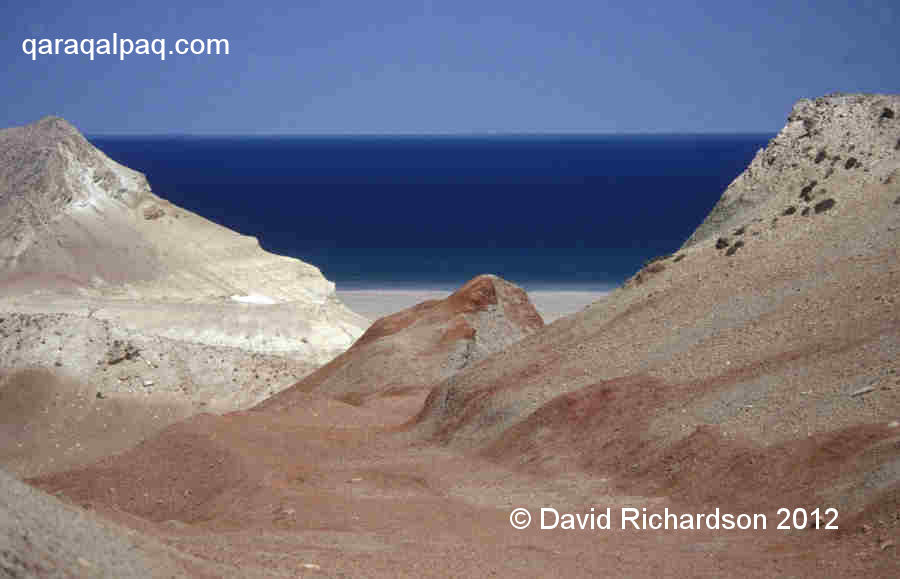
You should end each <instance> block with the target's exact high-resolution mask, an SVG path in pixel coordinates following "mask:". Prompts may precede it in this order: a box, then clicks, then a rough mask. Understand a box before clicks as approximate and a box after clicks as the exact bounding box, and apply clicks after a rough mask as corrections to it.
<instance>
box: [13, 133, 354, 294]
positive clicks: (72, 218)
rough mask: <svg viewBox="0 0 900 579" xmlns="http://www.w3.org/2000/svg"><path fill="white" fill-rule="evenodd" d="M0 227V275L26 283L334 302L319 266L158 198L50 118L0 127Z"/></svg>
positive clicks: (139, 178) (140, 178)
mask: <svg viewBox="0 0 900 579" xmlns="http://www.w3.org/2000/svg"><path fill="white" fill-rule="evenodd" d="M0 233H2V241H0V276H2V277H4V278H6V279H7V280H9V281H16V282H17V283H19V284H24V285H26V286H27V285H29V284H28V283H27V282H28V281H29V280H35V283H34V284H31V285H36V286H42V287H43V288H44V289H46V287H47V285H48V284H49V285H51V286H52V287H56V288H58V289H77V290H79V291H80V293H82V294H88V295H101V296H108V297H128V298H147V299H158V300H191V301H197V300H200V301H216V300H221V299H225V298H228V297H230V296H232V295H235V296H247V295H263V296H266V297H268V298H271V300H270V301H274V302H276V303H278V302H288V301H299V302H307V303H311V304H316V305H322V304H327V303H328V302H334V299H335V298H334V284H332V283H331V282H329V281H328V280H326V279H325V278H324V277H323V276H322V274H321V272H320V271H319V270H318V269H317V268H316V267H314V266H312V265H309V264H307V263H303V262H301V261H299V260H297V259H291V258H287V257H281V256H277V255H273V254H270V253H267V252H265V251H263V250H262V249H261V248H260V246H259V243H258V242H257V240H256V239H255V238H253V237H249V236H244V235H239V234H237V233H235V232H233V231H230V230H228V229H226V228H224V227H221V226H219V225H216V224H215V223H212V222H210V221H208V220H206V219H203V218H202V217H200V216H198V215H195V214H193V213H191V212H189V211H186V210H184V209H182V208H180V207H177V206H175V205H172V204H171V203H169V202H168V201H165V200H164V199H161V198H160V197H157V196H156V195H154V194H153V193H152V192H151V190H150V186H149V184H148V183H147V180H146V179H145V177H144V175H142V174H141V173H138V172H136V171H133V170H131V169H129V168H127V167H123V166H122V165H120V164H118V163H116V162H115V161H113V160H111V159H109V158H108V157H107V156H106V155H104V154H103V153H102V152H101V151H99V150H98V149H96V148H95V147H93V146H92V145H91V144H90V143H89V142H88V141H87V140H86V139H85V138H84V137H83V136H82V135H81V134H80V133H79V132H78V131H77V130H76V129H75V128H74V127H73V126H72V125H70V124H69V123H67V122H66V121H65V120H63V119H60V118H55V117H47V118H44V119H42V120H40V121H38V122H36V123H34V124H31V125H28V126H25V127H17V128H13V129H7V130H5V131H0ZM329 305H332V306H333V309H335V310H337V309H339V308H337V306H334V304H333V303H332V304H329Z"/></svg>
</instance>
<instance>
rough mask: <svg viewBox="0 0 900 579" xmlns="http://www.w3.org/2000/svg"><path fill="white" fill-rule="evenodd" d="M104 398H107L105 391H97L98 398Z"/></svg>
mask: <svg viewBox="0 0 900 579" xmlns="http://www.w3.org/2000/svg"><path fill="white" fill-rule="evenodd" d="M104 398H106V396H104V394H103V392H97V400H103V399H104Z"/></svg>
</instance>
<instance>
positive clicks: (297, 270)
mask: <svg viewBox="0 0 900 579" xmlns="http://www.w3.org/2000/svg"><path fill="white" fill-rule="evenodd" d="M367 325H368V322H367V320H365V319H364V318H362V317H361V316H358V315H357V314H355V313H353V312H352V311H350V310H349V309H348V308H346V307H345V306H344V305H343V304H342V303H341V302H340V301H339V300H338V298H337V297H336V295H335V292H334V284H333V283H332V282H330V281H328V280H327V279H325V278H324V277H323V276H322V274H321V272H320V271H319V270H318V268H316V267H314V266H312V265H310V264H307V263H304V262H302V261H299V260H297V259H293V258H288V257H283V256H278V255H273V254H271V253H267V252H265V251H263V250H262V249H261V248H260V246H259V243H258V242H257V240H256V239H254V238H252V237H248V236H244V235H240V234H238V233H235V232H233V231H231V230H229V229H226V228H225V227H222V226H219V225H217V224H215V223H212V222H211V221H208V220H206V219H204V218H203V217H200V216H199V215H195V214H193V213H191V212H189V211H186V210H184V209H182V208H180V207H177V206H175V205H173V204H171V203H169V202H168V201H166V200H165V199H162V198H161V197H158V196H156V195H154V194H153V192H152V191H151V190H150V186H149V184H148V182H147V180H146V179H145V177H144V175H142V174H141V173H138V172H136V171H133V170H131V169H129V168H127V167H124V166H122V165H120V164H118V163H116V162H115V161H113V160H111V159H109V158H108V157H107V156H106V155H105V154H103V153H102V152H101V151H99V150H98V149H97V148H95V147H94V146H92V145H91V144H90V143H89V142H88V141H87V140H86V139H85V138H84V137H83V136H82V135H81V134H80V133H79V132H78V130H77V129H75V127H73V126H72V125H70V124H69V123H67V122H66V121H64V120H63V119H60V118H54V117H47V118H44V119H41V120H40V121H38V122H36V123H33V124H31V125H28V126H25V127H16V128H11V129H6V130H2V131H0V395H3V396H9V397H10V399H19V401H20V403H21V404H20V411H18V412H16V413H14V414H13V415H10V416H9V420H8V422H7V423H6V424H5V426H6V427H8V430H9V432H17V433H18V434H17V436H20V438H18V439H16V442H17V443H18V446H16V445H12V446H7V445H0V446H3V447H4V449H6V450H5V451H4V452H3V453H0V454H2V455H3V456H2V457H0V461H2V462H3V463H4V464H5V465H6V466H7V467H8V468H13V469H14V470H16V471H17V472H20V471H21V472H35V471H39V470H42V469H45V468H48V465H47V464H33V463H34V461H33V460H32V458H33V457H35V456H39V455H43V456H45V457H46V456H48V455H47V454H46V453H44V452H43V450H42V451H40V452H39V451H37V450H35V451H34V452H29V451H28V448H29V445H33V447H32V450H34V449H44V450H47V449H50V450H51V451H53V449H55V448H65V446H66V445H68V444H70V443H72V444H74V442H75V441H76V439H75V438H74V437H73V436H72V435H71V432H70V430H71V431H72V432H74V431H78V429H82V432H83V429H84V428H88V429H90V428H92V427H91V424H93V423H95V422H98V421H97V420H95V418H96V416H94V415H91V414H90V413H88V414H84V412H83V410H84V408H93V407H92V406H90V405H87V406H85V404H84V402H85V401H86V400H100V399H103V400H107V399H108V400H109V403H107V404H106V406H105V407H104V408H107V409H108V408H110V407H111V406H116V405H121V408H123V409H125V410H123V411H122V415H123V416H127V417H130V418H128V419H125V420H123V422H122V427H123V431H122V432H120V433H119V434H118V435H117V436H116V437H109V435H108V432H106V431H104V432H99V431H98V432H97V439H98V440H103V439H110V440H113V439H114V440H115V441H117V443H118V444H119V446H118V447H117V448H115V449H107V450H110V451H118V450H121V449H122V448H127V447H128V446H129V445H131V444H133V443H134V442H135V441H136V440H139V439H140V438H142V437H144V436H146V435H148V433H152V432H154V431H155V430H158V429H159V428H162V427H164V426H165V425H166V424H167V423H168V422H171V421H173V420H177V419H179V418H181V417H183V416H185V415H189V414H191V413H192V412H196V411H199V410H213V411H222V410H231V409H234V408H240V407H244V406H248V405H252V404H253V403H256V402H258V401H259V400H261V399H263V398H265V397H267V396H270V395H271V394H273V393H274V392H277V391H278V390H280V389H281V388H285V387H287V386H289V385H290V384H292V383H294V382H296V381H297V380H298V379H300V378H301V377H303V376H305V375H306V374H308V373H309V372H311V371H312V370H314V369H315V368H317V367H319V366H321V365H322V364H325V363H326V362H328V361H330V360H331V359H333V358H334V357H335V356H337V355H338V354H340V353H341V352H343V351H344V350H346V349H347V348H348V347H349V346H350V345H351V344H352V343H353V342H354V341H355V340H356V338H358V337H359V336H360V335H362V333H363V330H364V329H365V327H366V326H367ZM37 369H40V370H41V372H45V373H46V375H45V374H34V371H35V370H37ZM42 386H47V388H50V390H52V392H50V393H49V394H47V396H49V397H51V398H53V397H56V398H55V400H56V402H55V405H56V406H58V408H59V409H60V411H61V412H62V415H63V416H65V417H66V418H65V420H62V421H61V424H64V425H66V427H65V428H61V427H59V425H58V424H56V423H55V422H53V421H51V422H50V423H48V424H49V425H46V424H45V425H46V426H47V428H49V429H50V430H49V431H48V432H49V433H50V434H47V433H46V432H44V431H41V429H40V428H37V427H35V426H34V425H35V424H38V423H40V424H44V423H45V422H46V421H43V422H41V418H42V417H46V408H45V406H44V404H45V397H43V396H37V394H36V393H37V392H39V390H40V388H41V387H42ZM17 397H18V398H17ZM145 406H146V407H157V408H165V409H166V410H165V412H163V411H159V412H153V413H148V412H146V411H144V410H142V408H143V407H145ZM170 410H171V411H170ZM105 422H107V424H108V420H105ZM104 426H106V425H104ZM67 429H69V430H67ZM5 432H6V431H4V433H0V438H2V437H3V436H5ZM42 432H43V433H42ZM101 446H102V445H101ZM98 448H99V447H98ZM7 451H8V452H7ZM54 452H55V451H54ZM51 458H52V459H53V465H55V466H56V467H59V466H62V465H63V464H68V463H67V462H66V461H68V460H70V459H71V458H72V456H68V457H66V456H63V455H59V456H52V457H51ZM82 458H84V457H82ZM53 465H50V466H53Z"/></svg>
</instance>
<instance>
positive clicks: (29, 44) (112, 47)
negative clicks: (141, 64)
mask: <svg viewBox="0 0 900 579" xmlns="http://www.w3.org/2000/svg"><path fill="white" fill-rule="evenodd" d="M170 46H171V47H170V48H167V47H166V39H165V38H136V39H134V38H120V37H119V35H118V34H113V35H112V38H82V39H76V38H26V39H25V40H23V41H22V52H24V53H25V54H27V55H28V56H30V57H31V60H37V59H38V57H44V56H55V55H66V56H87V57H88V58H90V59H91V60H94V59H95V58H96V57H98V56H117V57H118V58H119V60H125V57H126V56H149V55H155V56H158V57H159V59H160V60H165V59H166V56H169V55H172V56H182V55H186V54H193V55H224V54H229V51H230V50H231V46H230V44H229V42H228V39H227V38H194V39H192V40H188V39H185V38H179V39H178V40H176V41H175V42H174V43H173V44H171V45H170Z"/></svg>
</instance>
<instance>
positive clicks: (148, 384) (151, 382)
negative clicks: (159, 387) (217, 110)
mask: <svg viewBox="0 0 900 579" xmlns="http://www.w3.org/2000/svg"><path fill="white" fill-rule="evenodd" d="M144 386H153V380H144Z"/></svg>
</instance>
